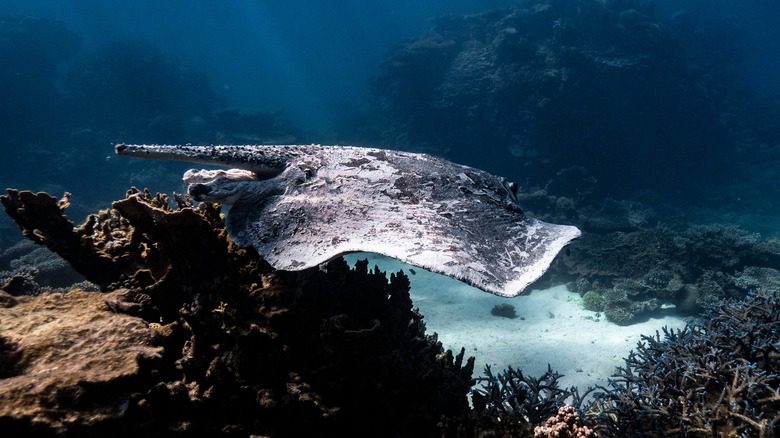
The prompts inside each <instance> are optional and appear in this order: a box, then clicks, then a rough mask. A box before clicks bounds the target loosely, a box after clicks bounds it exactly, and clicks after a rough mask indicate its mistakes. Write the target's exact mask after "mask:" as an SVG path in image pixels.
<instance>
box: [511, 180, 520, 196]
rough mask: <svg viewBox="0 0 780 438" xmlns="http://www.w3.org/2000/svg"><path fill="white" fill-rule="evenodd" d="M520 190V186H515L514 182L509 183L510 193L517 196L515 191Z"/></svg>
mask: <svg viewBox="0 0 780 438" xmlns="http://www.w3.org/2000/svg"><path fill="white" fill-rule="evenodd" d="M519 189H520V186H519V185H517V183H516V182H511V183H509V190H511V191H512V193H514V194H517V191H518V190H519Z"/></svg>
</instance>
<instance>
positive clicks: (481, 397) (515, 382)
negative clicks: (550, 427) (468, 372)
mask: <svg viewBox="0 0 780 438" xmlns="http://www.w3.org/2000/svg"><path fill="white" fill-rule="evenodd" d="M560 378H561V375H560V374H558V373H557V372H555V371H553V370H552V369H550V368H549V367H548V370H547V372H546V373H544V374H543V375H541V376H539V377H538V378H535V377H531V376H526V375H525V374H524V373H523V372H522V371H520V370H516V369H514V368H512V367H509V368H507V369H506V370H504V371H502V372H499V373H498V374H494V373H493V371H492V369H491V368H490V366H486V367H485V370H484V376H483V377H480V378H478V379H477V381H479V382H481V386H480V387H479V388H477V389H475V390H474V391H472V393H471V399H472V405H473V409H472V410H471V411H470V412H469V413H468V415H467V416H462V417H459V418H446V419H444V420H443V421H442V430H443V431H444V434H443V435H444V436H458V437H474V436H480V437H498V436H512V437H529V438H530V437H531V436H534V427H535V426H540V425H543V424H544V423H545V422H546V420H547V419H548V418H551V417H554V416H555V415H556V413H557V412H558V410H559V409H560V408H562V407H563V406H565V405H566V401H567V400H568V401H570V402H571V403H573V404H575V405H580V404H582V400H583V397H581V396H580V394H579V392H578V391H577V389H576V388H561V387H560V386H559V384H558V379H560ZM585 395H587V393H586V394H585ZM550 436H553V435H550ZM562 436H565V435H562Z"/></svg>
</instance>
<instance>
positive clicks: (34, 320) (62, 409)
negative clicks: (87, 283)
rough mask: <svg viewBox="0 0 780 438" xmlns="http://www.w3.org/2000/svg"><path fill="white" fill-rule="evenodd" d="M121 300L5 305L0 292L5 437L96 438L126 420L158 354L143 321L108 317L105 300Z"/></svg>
mask: <svg viewBox="0 0 780 438" xmlns="http://www.w3.org/2000/svg"><path fill="white" fill-rule="evenodd" d="M122 293H123V292H122V291H117V292H112V293H109V294H100V293H95V292H84V291H81V290H72V291H70V292H67V293H45V294H42V295H41V296H39V297H34V298H33V297H18V298H15V299H11V298H10V297H9V296H8V295H5V299H3V298H2V296H3V292H1V291H0V303H5V304H0V430H3V431H4V434H8V436H13V435H17V433H18V436H21V435H22V433H23V432H27V431H36V432H41V433H45V432H50V433H60V434H65V433H67V432H70V433H73V432H75V431H79V430H81V431H86V430H91V432H90V433H92V434H95V431H97V430H103V431H106V432H107V431H108V430H110V429H108V427H109V426H108V425H110V424H112V423H114V422H116V421H117V420H118V419H119V418H121V417H122V416H123V415H124V414H125V411H126V409H127V405H128V402H129V398H130V394H132V393H133V392H135V391H136V390H137V388H136V385H143V384H146V385H149V380H150V377H151V376H150V372H151V370H152V369H153V365H152V363H153V362H159V361H160V359H161V353H162V348H161V347H159V346H155V345H154V342H153V337H154V331H153V330H152V329H151V328H150V327H149V324H148V323H147V322H146V321H144V320H142V319H140V318H137V317H132V316H129V315H123V314H120V313H116V312H113V311H111V310H109V308H108V306H107V305H106V301H108V300H112V299H115V298H116V297H117V296H118V295H121V294H122ZM93 428H94V429H93ZM14 432H16V433H14Z"/></svg>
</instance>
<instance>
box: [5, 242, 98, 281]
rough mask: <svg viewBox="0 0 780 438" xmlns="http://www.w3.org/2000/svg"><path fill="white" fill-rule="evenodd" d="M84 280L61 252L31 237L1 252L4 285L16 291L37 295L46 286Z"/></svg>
mask: <svg viewBox="0 0 780 438" xmlns="http://www.w3.org/2000/svg"><path fill="white" fill-rule="evenodd" d="M83 281H84V277H82V276H80V275H79V274H78V273H76V272H75V271H74V270H73V268H71V267H70V265H69V264H68V263H67V262H66V261H65V260H63V259H62V258H61V257H60V256H58V255H57V254H55V253H53V252H51V251H50V250H48V249H47V248H45V247H42V246H40V245H36V244H34V243H33V242H31V241H29V240H22V241H20V242H17V243H16V244H15V245H13V246H11V247H10V248H8V249H6V250H5V251H2V252H0V289H4V290H5V291H6V292H9V293H11V294H13V295H35V294H37V293H38V292H40V291H41V290H42V289H44V288H45V289H52V288H62V289H65V288H69V287H71V286H73V285H74V284H76V283H81V282H83ZM87 288H88V289H89V288H90V287H89V286H88V285H87Z"/></svg>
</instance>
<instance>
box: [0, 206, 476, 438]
mask: <svg viewBox="0 0 780 438" xmlns="http://www.w3.org/2000/svg"><path fill="white" fill-rule="evenodd" d="M0 200H1V201H2V203H3V205H4V207H5V209H6V212H7V213H8V214H9V215H10V216H11V217H12V218H13V219H14V220H15V221H16V222H17V224H18V225H19V227H20V228H21V229H22V231H23V233H24V234H25V235H26V236H28V237H29V238H31V239H32V240H34V241H36V242H39V243H43V244H45V245H46V246H48V247H49V248H50V249H52V250H53V251H55V252H57V253H58V254H60V255H61V256H63V257H64V258H65V259H66V260H68V261H69V262H70V263H71V264H72V265H73V267H74V268H75V269H76V270H77V271H78V272H80V273H81V274H82V275H84V277H86V278H87V279H88V280H90V281H92V282H94V283H95V284H97V285H99V286H100V287H101V288H102V289H103V290H107V291H108V290H114V291H115V292H110V293H108V294H98V293H96V292H93V293H92V294H93V295H89V294H87V295H88V296H90V297H92V298H90V299H92V300H97V301H103V302H105V303H106V306H107V308H108V309H110V310H111V312H115V313H114V315H117V316H116V317H120V316H121V317H123V318H131V317H132V320H133V321H135V322H134V323H135V324H143V325H145V326H146V327H148V329H147V334H149V336H151V337H152V339H153V341H154V342H153V344H154V346H155V347H161V349H162V350H161V353H160V355H159V358H158V359H156V360H154V361H146V362H147V363H143V370H142V371H143V372H142V373H141V374H142V375H143V376H147V377H149V376H151V377H149V378H146V377H144V378H136V381H135V384H134V385H133V386H132V388H130V390H128V388H127V387H125V386H122V385H119V384H117V385H106V386H105V387H102V389H101V391H102V392H101V394H102V396H101V398H100V399H99V400H98V399H96V400H92V399H90V400H89V403H90V406H91V407H94V408H95V409H99V408H102V407H103V405H101V403H109V402H108V401H107V400H110V403H111V404H110V406H114V405H116V404H122V406H123V408H122V410H121V412H115V411H112V412H111V413H110V415H106V416H103V417H99V416H95V415H92V414H90V411H88V410H83V411H79V410H70V411H68V415H69V417H68V421H67V422H63V421H62V419H61V416H60V415H59V414H57V412H61V411H57V409H60V408H62V409H66V408H67V406H69V405H67V404H63V403H69V402H70V400H71V399H72V398H67V397H66V398H65V400H63V401H60V400H58V399H57V398H54V399H51V400H47V402H48V403H50V405H49V407H48V408H47V410H43V411H42V412H40V413H38V414H36V416H35V417H32V416H29V415H26V414H24V413H23V412H19V413H18V414H13V415H10V414H4V415H3V416H2V417H0V425H2V424H9V423H8V422H11V424H12V427H13V428H14V429H13V430H15V431H17V432H19V433H23V432H30V431H33V430H34V431H39V432H40V431H44V432H50V433H55V432H56V433H61V434H65V435H68V434H74V433H80V432H79V431H81V432H85V433H93V432H96V431H99V430H104V429H101V428H107V427H110V428H111V430H112V434H114V435H116V434H120V435H121V434H124V435H131V436H138V435H145V434H158V435H192V434H202V433H207V434H211V435H231V436H233V435H247V434H258V435H270V436H301V435H304V434H312V433H315V432H316V433H317V434H325V435H327V434H348V435H353V434H362V435H378V436H393V435H407V436H408V435H420V434H423V435H430V434H432V433H433V432H434V430H436V428H437V422H438V421H439V419H440V417H442V416H448V417H458V416H461V415H464V414H465V413H466V412H467V411H468V404H467V401H466V394H467V393H468V391H469V388H470V386H471V384H472V382H473V381H472V379H471V372H472V368H473V359H468V360H466V358H464V353H463V351H461V352H460V354H458V355H456V356H454V355H453V354H452V353H451V352H449V351H448V352H444V351H443V350H442V347H441V344H439V343H438V342H437V341H436V338H435V337H431V336H427V335H426V334H425V326H424V324H423V322H422V317H421V316H420V315H419V314H418V313H417V312H416V311H414V310H413V308H412V303H411V300H410V298H409V294H408V292H409V282H408V279H407V278H406V277H405V276H404V275H403V274H402V273H398V274H393V275H391V276H390V278H389V281H388V279H387V277H385V274H384V273H382V272H379V271H378V270H376V269H374V270H369V269H368V265H367V263H366V262H363V263H358V265H357V266H356V267H355V268H354V269H349V268H348V266H347V265H346V263H345V262H344V261H343V260H341V259H337V260H333V261H332V262H330V263H328V264H327V266H326V267H324V269H311V270H307V271H303V272H300V273H284V272H276V271H273V270H272V269H271V268H270V267H269V266H268V265H267V264H266V263H265V262H264V261H263V260H261V259H260V258H259V257H258V256H257V254H256V253H255V252H254V251H253V250H251V249H247V248H241V247H237V246H235V245H234V244H233V243H232V242H231V241H230V239H229V238H228V237H227V233H226V232H225V229H224V222H223V219H222V216H221V215H220V211H219V207H218V206H215V205H212V204H208V203H203V204H201V205H200V206H198V207H195V206H193V205H192V204H191V203H190V201H189V200H188V199H186V198H182V197H178V196H177V197H174V201H175V204H176V206H175V207H171V206H170V205H169V204H170V201H169V199H168V198H167V197H166V196H163V195H156V196H152V195H151V194H150V193H148V192H139V191H137V190H131V191H130V192H128V196H127V197H126V198H125V199H122V200H120V201H117V202H115V203H114V204H113V206H112V209H110V210H104V211H101V212H99V213H97V214H94V215H90V216H89V217H88V218H87V219H86V221H85V222H84V223H83V224H82V225H80V226H78V227H75V226H74V225H73V224H72V223H71V222H70V220H69V219H68V218H67V217H65V215H64V207H66V206H67V202H66V200H65V201H63V202H59V203H58V202H57V200H56V199H54V198H52V197H50V196H48V195H46V194H43V193H37V194H35V193H30V192H20V191H14V190H9V191H8V194H7V195H6V196H2V197H0ZM69 295H70V294H65V295H64V296H69ZM4 296H6V295H4ZM20 299H21V298H20ZM24 299H27V298H24ZM45 299H47V298H46V296H45V295H43V296H41V297H37V298H35V300H45ZM13 300H15V298H13V297H8V300H3V302H9V303H11V304H13V302H14V301H13ZM36 302H37V301H36ZM21 305H22V304H17V305H16V306H13V307H10V309H11V310H13V309H17V308H19V309H22V308H21V307H20V306H21ZM63 312H65V310H63ZM106 313H107V314H111V313H108V312H106ZM67 317H68V316H67V312H66V313H64V314H63V316H62V318H67ZM98 325H99V324H98ZM84 330H85V331H84V333H88V332H89V330H88V329H87V328H85V329H84ZM99 333H100V331H99V330H98V333H97V335H98V336H99ZM3 336H6V335H3ZM127 345H129V341H128V344H127ZM150 348H152V347H150ZM16 352H21V353H20V354H21V357H22V358H24V357H25V355H26V354H28V353H26V350H25V346H24V345H23V344H22V343H19V342H17V341H16V340H14V339H7V338H5V337H4V338H3V343H2V345H0V360H2V362H0V370H2V372H3V373H4V374H6V375H8V374H16V373H17V371H15V370H17V369H21V370H23V369H24V368H23V366H22V365H18V364H20V363H21V362H20V361H19V359H18V357H20V356H19V354H17V353H16ZM74 357H75V356H74ZM15 364H17V365H15ZM74 366H75V365H74ZM139 366H140V365H139ZM9 370H10V371H9ZM6 380H7V379H5V380H0V382H5V381H6ZM78 385H81V383H77V384H76V388H77V390H71V393H72V392H73V391H76V392H78V393H80V392H79V391H82V390H83V391H87V389H83V388H81V387H80V386H78ZM84 385H85V386H87V387H88V386H89V384H88V383H84ZM56 388H57V385H56V384H54V385H53V386H52V389H51V390H52V391H55V392H56ZM123 391H124V392H123ZM107 406H109V405H106V407H107ZM8 409H12V410H13V409H14V407H13V406H12V405H11V404H9V406H8ZM15 412H16V411H15ZM63 428H64V429H63Z"/></svg>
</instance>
